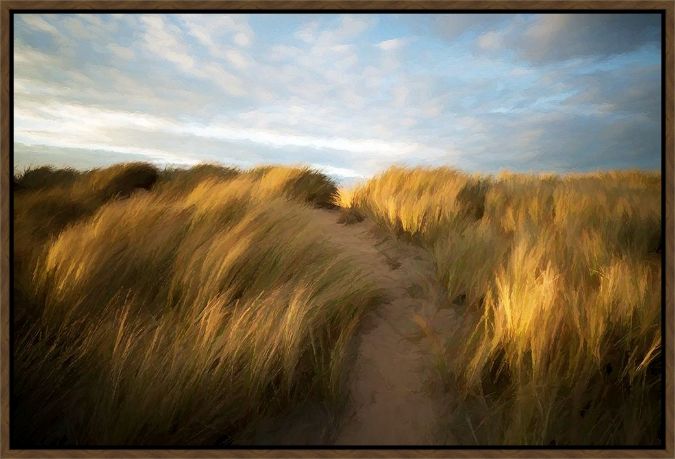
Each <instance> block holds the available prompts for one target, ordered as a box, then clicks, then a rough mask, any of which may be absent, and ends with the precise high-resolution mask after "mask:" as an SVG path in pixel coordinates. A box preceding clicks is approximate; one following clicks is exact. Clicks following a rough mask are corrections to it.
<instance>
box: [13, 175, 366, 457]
mask: <svg viewBox="0 0 675 459" xmlns="http://www.w3.org/2000/svg"><path fill="white" fill-rule="evenodd" d="M106 171H107V170H102V171H99V173H98V174H99V175H103V176H105V174H106ZM160 176H161V178H160V181H159V183H158V185H157V187H156V189H153V190H150V191H149V192H145V193H138V192H135V193H126V194H124V195H117V196H113V197H111V194H110V193H105V199H106V201H105V203H103V204H101V205H99V206H98V207H96V206H93V205H92V206H91V208H89V207H87V211H86V212H78V213H76V214H77V218H75V216H74V217H73V218H72V219H71V220H69V223H68V224H66V225H63V224H60V225H58V230H54V231H53V232H52V233H51V234H50V237H49V238H48V240H47V242H45V243H44V250H43V251H41V252H40V254H39V255H38V256H36V257H35V261H34V263H35V266H34V269H32V270H31V271H30V274H28V271H26V273H24V275H26V276H29V279H27V280H25V281H24V282H22V283H21V284H20V285H21V289H23V290H22V296H23V297H24V298H26V300H25V301H26V302H30V303H31V304H33V305H34V307H36V308H37V311H38V312H37V313H36V314H34V317H35V320H34V321H33V322H32V323H24V324H22V326H21V327H20V328H19V333H18V338H17V341H16V346H15V350H16V351H15V352H16V356H15V359H16V360H15V365H16V367H15V378H16V379H15V381H16V383H15V384H16V386H15V387H16V390H15V395H16V403H15V405H14V409H15V410H16V411H15V413H16V417H15V420H14V423H13V428H12V434H13V436H14V437H13V441H14V442H15V443H14V444H16V445H17V446H21V445H24V444H25V445H28V444H30V445H36V444H39V445H42V446H59V445H71V446H76V445H132V446H133V445H223V444H229V443H231V442H233V441H246V440H245V439H246V438H247V434H248V433H250V432H251V431H252V430H253V429H254V428H255V423H256V421H257V420H258V419H260V418H263V417H265V416H268V415H270V414H274V413H280V412H282V411H283V410H284V409H286V408H287V407H289V406H290V405H292V404H294V403H297V402H298V401H302V400H303V399H305V398H307V397H310V396H312V397H319V398H321V399H322V400H324V401H325V402H326V403H336V402H337V401H339V399H340V395H341V394H340V386H341V381H342V374H343V361H342V360H343V355H344V351H345V346H346V345H347V344H348V342H349V339H350V337H351V335H352V333H353V331H354V329H355V326H356V324H357V323H358V320H359V317H360V316H361V314H362V313H363V312H364V311H365V310H367V308H368V307H369V306H371V305H372V304H373V303H374V302H375V301H376V300H377V298H378V292H377V291H376V289H375V288H374V286H373V285H372V284H371V282H370V280H369V278H368V275H367V273H363V272H361V271H360V270H359V269H358V266H355V265H354V263H353V262H352V260H351V259H350V254H349V253H340V252H339V251H338V250H337V247H335V246H334V245H333V243H332V242H331V240H330V239H329V238H327V237H326V232H327V231H326V228H323V227H322V226H321V225H320V224H319V223H317V222H316V220H315V219H314V217H313V212H315V210H313V209H312V208H311V206H321V205H326V204H327V203H330V202H332V193H334V192H335V186H334V185H333V184H332V183H331V182H330V180H328V179H327V178H325V177H323V176H321V175H320V174H318V173H316V172H313V171H310V170H303V169H294V168H280V167H277V168H271V169H269V170H266V171H265V172H264V173H260V171H252V172H245V171H231V170H222V171H219V170H216V169H214V168H213V167H212V166H209V168H204V167H202V168H198V169H196V170H192V171H181V172H176V171H165V172H163V173H160ZM173 179H176V180H179V181H180V185H176V184H172V183H171V182H172V180H173ZM78 180H79V179H78ZM88 180H89V179H88ZM88 183H99V182H95V181H94V182H88ZM115 183H116V182H115ZM78 186H79V185H78ZM82 186H84V185H82ZM181 187H183V188H184V191H183V192H180V188H181ZM98 189H99V188H96V186H95V185H91V191H92V193H93V192H94V191H95V190H98ZM60 190H61V192H63V193H73V194H72V196H73V198H72V202H75V203H77V202H80V201H78V199H76V198H75V196H78V197H84V196H87V193H86V192H84V191H77V192H76V191H73V190H70V191H64V189H60ZM78 190H79V188H78ZM329 191H330V193H329ZM35 193H42V191H35ZM79 193H81V194H79ZM329 195H330V196H329ZM24 199H25V200H28V199H36V200H38V199H39V197H38V196H35V197H32V198H31V197H30V196H24V197H21V198H19V200H18V201H17V202H16V204H17V212H22V213H26V214H28V215H30V218H32V219H33V220H31V221H35V222H38V221H40V218H41V217H40V216H39V215H34V214H31V211H32V212H37V211H39V210H40V206H39V205H38V204H35V207H30V208H29V209H25V208H22V206H23V205H24V203H25V202H26V201H24ZM83 199H84V198H83ZM94 207H96V208H95V209H94ZM26 218H28V217H26ZM27 221H28V220H23V221H22V222H21V223H19V221H18V219H17V225H18V224H22V225H26V224H28V223H27ZM28 230H29V229H28V228H26V229H25V231H26V234H30V232H29V231H28ZM21 306H22V305H21V304H15V307H16V308H18V307H21ZM242 439H243V440H242Z"/></svg>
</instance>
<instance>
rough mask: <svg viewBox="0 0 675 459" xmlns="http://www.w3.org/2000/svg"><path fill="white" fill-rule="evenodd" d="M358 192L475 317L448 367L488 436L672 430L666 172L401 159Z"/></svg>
mask: <svg viewBox="0 0 675 459" xmlns="http://www.w3.org/2000/svg"><path fill="white" fill-rule="evenodd" d="M345 199H346V200H348V201H349V204H350V206H349V207H354V208H356V209H358V210H359V211H361V212H363V213H365V214H366V215H368V216H369V217H370V218H372V219H374V220H376V221H378V222H379V223H380V224H381V225H382V226H383V227H385V228H388V229H389V230H390V231H392V232H394V233H395V234H397V235H399V236H401V237H405V238H407V239H411V240H414V241H417V242H418V243H420V244H422V245H423V246H425V247H426V248H427V249H428V250H429V251H430V253H431V254H432V255H433V257H434V259H435V261H436V264H437V271H438V277H439V279H440V281H441V282H442V283H443V286H444V287H445V289H446V291H447V295H448V301H449V302H451V303H454V304H455V305H456V307H459V308H463V309H462V310H463V311H464V316H465V318H466V319H467V321H469V322H473V324H474V325H472V326H470V327H468V330H469V332H468V333H467V335H466V336H446V337H445V339H446V343H447V345H446V351H445V355H444V356H442V358H444V359H445V360H446V361H447V362H448V364H447V365H444V366H442V367H443V368H448V369H449V372H450V373H449V374H444V375H441V376H443V378H444V379H445V380H446V381H454V382H453V387H459V388H460V390H462V391H463V393H464V396H465V399H466V400H467V404H466V405H465V406H464V408H465V409H467V410H468V411H467V414H468V415H469V416H470V419H469V424H470V430H471V435H472V436H475V437H474V439H475V441H476V442H478V443H480V444H514V445H522V444H538V445H542V444H544V445H548V444H558V445H561V444H567V445H584V444H609V445H621V444H624V445H638V444H639V445H650V444H652V445H653V444H658V443H659V440H662V439H660V438H659V425H660V421H661V418H660V416H661V413H660V403H661V400H660V392H659V391H660V371H661V368H660V355H661V341H660V336H661V335H660V330H661V322H660V306H661V297H660V284H661V266H660V251H661V250H662V244H661V238H662V235H661V227H660V223H661V221H660V218H661V217H660V210H661V203H660V175H658V174H656V173H646V172H637V171H635V172H632V171H629V172H608V173H594V174H577V175H566V176H557V175H539V176H537V175H525V174H509V173H504V174H501V175H499V176H496V177H488V176H471V175H467V174H464V173H461V172H459V171H455V170H451V169H447V168H440V169H404V168H398V167H394V168H391V169H389V170H388V171H386V172H385V173H383V174H381V175H380V176H378V177H376V178H374V179H372V180H370V181H369V182H367V183H365V184H364V185H362V186H360V187H357V188H356V189H355V190H351V197H346V198H345ZM469 401H472V402H471V403H469Z"/></svg>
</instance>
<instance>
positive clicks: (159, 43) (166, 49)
mask: <svg viewBox="0 0 675 459" xmlns="http://www.w3.org/2000/svg"><path fill="white" fill-rule="evenodd" d="M141 21H142V22H143V24H144V25H145V33H144V36H143V43H144V45H145V47H146V49H147V50H148V51H150V52H151V53H152V54H154V55H157V56H160V57H163V58H165V59H166V60H168V61H170V62H173V63H174V64H176V65H177V66H179V67H180V68H183V69H191V68H192V67H193V66H194V59H193V58H192V56H191V55H190V53H189V52H188V50H187V47H186V46H185V44H184V43H183V42H182V41H181V40H180V39H179V37H180V36H181V35H182V34H181V31H180V29H179V28H178V27H176V26H174V25H172V24H167V23H166V21H164V19H163V18H162V16H159V15H143V16H141Z"/></svg>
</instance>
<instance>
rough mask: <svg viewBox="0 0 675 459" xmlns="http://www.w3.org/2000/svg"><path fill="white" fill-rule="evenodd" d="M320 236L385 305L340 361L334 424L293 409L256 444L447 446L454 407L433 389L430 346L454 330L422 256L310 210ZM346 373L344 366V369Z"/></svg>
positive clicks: (318, 412) (335, 215) (315, 412)
mask: <svg viewBox="0 0 675 459" xmlns="http://www.w3.org/2000/svg"><path fill="white" fill-rule="evenodd" d="M314 211H315V212H316V221H318V222H320V223H321V224H323V225H325V227H326V231H325V234H326V236H327V237H329V238H330V239H331V240H332V241H333V242H334V243H335V244H336V245H338V246H341V247H344V248H345V251H347V252H348V253H349V254H350V256H352V258H353V259H354V260H355V261H356V262H357V264H358V265H359V267H360V268H361V269H363V270H364V271H367V272H368V273H369V275H370V276H371V277H372V278H374V279H375V280H376V282H377V283H378V287H379V288H381V289H382V291H383V292H384V295H385V301H384V302H383V303H382V304H380V305H379V306H378V307H377V308H375V309H374V310H372V311H369V312H368V313H367V314H366V315H365V317H364V318H363V320H362V323H361V325H360V327H359V330H358V331H357V336H356V338H355V340H354V342H353V344H352V349H351V351H350V355H349V356H348V357H347V361H348V362H351V368H349V373H348V375H347V390H348V392H349V400H348V401H347V406H346V408H345V410H344V412H343V413H342V416H340V420H339V421H338V422H337V425H336V422H335V421H329V422H328V424H329V425H326V422H327V420H328V418H329V417H330V413H327V412H326V411H325V410H324V409H323V408H321V407H320V406H315V405H311V404H309V405H307V406H302V407H298V409H297V412H296V413H291V414H290V415H289V416H288V417H285V418H284V419H283V420H282V421H279V420H278V419H277V420H275V421H274V422H273V423H272V425H271V426H270V427H269V428H266V429H264V432H259V436H258V438H257V440H256V441H255V443H257V444H295V445H300V444H338V445H355V446H356V445H378V444H379V445H433V444H447V443H454V442H455V439H453V438H451V437H449V436H448V434H447V433H445V432H446V431H447V429H444V425H445V426H447V424H442V423H444V422H447V418H448V416H447V413H445V412H443V409H445V410H446V411H447V409H448V407H449V406H452V405H453V404H452V403H450V400H448V398H447V395H446V394H443V392H442V391H441V390H439V389H438V387H436V388H434V384H433V381H434V379H436V378H435V373H434V368H433V363H434V358H435V357H434V355H437V354H434V352H433V346H434V345H435V344H434V342H433V340H431V339H429V338H427V337H426V335H425V334H424V333H423V332H422V328H421V327H420V325H419V324H420V323H421V324H423V326H425V327H431V328H432V329H435V330H442V331H443V332H442V334H443V335H444V336H448V333H449V332H451V331H452V329H453V328H454V327H456V326H457V322H458V320H456V319H455V317H454V311H453V310H452V309H448V308H444V307H443V306H444V305H445V302H444V295H443V291H442V289H441V287H440V286H439V285H438V283H437V282H436V275H435V268H434V265H433V262H432V260H431V257H430V256H429V254H428V253H426V252H425V251H424V250H423V249H422V248H420V247H415V246H413V245H411V244H407V243H405V242H402V241H399V240H395V239H394V238H392V237H390V236H387V235H384V234H383V232H382V231H381V230H378V228H377V227H376V226H375V224H374V223H372V222H370V221H368V220H365V221H363V222H360V223H356V224H352V225H344V224H341V223H338V219H339V217H340V212H339V211H329V210H321V209H315V210H314ZM348 365H349V364H348Z"/></svg>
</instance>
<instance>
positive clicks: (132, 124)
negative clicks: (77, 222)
mask: <svg viewBox="0 0 675 459" xmlns="http://www.w3.org/2000/svg"><path fill="white" fill-rule="evenodd" d="M657 19H658V15H636V14H631V15H629V14H624V15H576V14H574V15H525V14H516V15H489V14H484V15H298V16H289V15H278V16H272V15H245V14H232V15H199V14H186V15H163V14H142V15H92V14H70V15H58V14H41V15H37V14H18V15H16V28H15V30H16V34H15V36H16V40H15V53H14V55H15V85H14V87H15V109H16V111H15V127H16V132H15V139H16V141H17V142H18V143H20V144H21V145H22V146H23V147H22V149H21V152H17V156H16V163H17V165H22V164H23V165H25V162H24V163H22V161H23V159H22V156H21V155H23V154H25V155H26V156H25V158H26V159H25V161H35V160H36V158H39V157H41V158H43V159H42V160H43V161H44V162H49V161H50V154H52V155H55V154H56V153H54V152H55V151H57V150H58V149H60V150H58V151H60V152H62V153H59V161H61V162H62V161H63V158H66V157H68V156H67V155H68V154H70V155H72V157H73V164H72V165H73V166H77V165H78V162H82V158H83V155H85V154H87V153H86V152H87V151H89V152H91V153H90V154H91V155H92V158H95V157H96V155H99V156H100V155H101V152H108V153H110V155H113V154H114V155H117V156H115V157H124V155H127V157H130V158H131V157H133V158H138V157H145V158H147V159H148V160H151V161H155V162H162V161H163V162H166V163H172V164H179V163H182V164H193V163H194V162H196V161H200V160H209V161H213V160H220V161H223V162H231V163H236V164H238V165H244V164H255V163H257V162H275V163H279V162H284V163H298V162H303V163H306V164H310V165H314V166H315V167H317V168H320V169H321V170H324V171H326V172H327V173H330V174H331V175H338V176H343V177H353V178H359V177H362V176H367V175H369V174H372V173H374V172H377V171H378V170H380V169H382V168H384V167H386V166H388V165H389V164H392V163H395V162H397V163H406V164H424V165H433V164H437V165H441V164H446V165H452V166H456V167H461V168H466V169H469V170H483V171H495V170H498V169H501V168H510V169H521V170H530V169H539V170H542V169H554V170H575V169H592V168H609V167H658V165H659V161H660V140H659V138H660V123H659V116H660V111H659V110H660V102H659V100H660V96H661V94H660V64H659V48H658V40H657V38H658V34H659V27H658V25H659V22H658V20H657ZM40 149H44V152H45V153H44V154H43V155H42V156H40V155H39V153H38V151H40ZM55 149H57V150H55ZM73 152H76V153H73ZM29 153H30V154H29ZM119 155H122V156H119ZM87 164H89V163H88V162H87Z"/></svg>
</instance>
